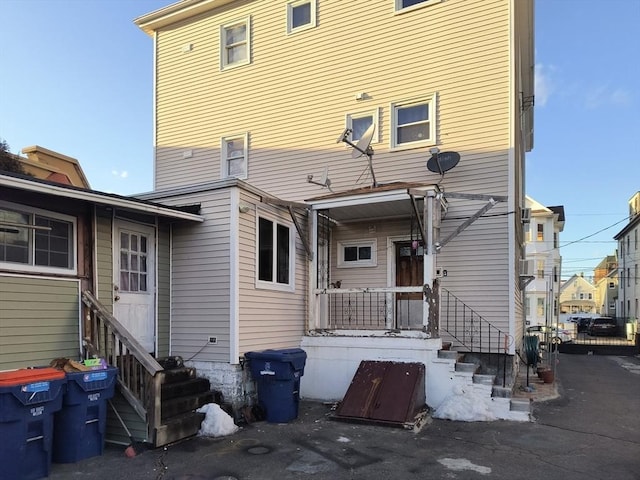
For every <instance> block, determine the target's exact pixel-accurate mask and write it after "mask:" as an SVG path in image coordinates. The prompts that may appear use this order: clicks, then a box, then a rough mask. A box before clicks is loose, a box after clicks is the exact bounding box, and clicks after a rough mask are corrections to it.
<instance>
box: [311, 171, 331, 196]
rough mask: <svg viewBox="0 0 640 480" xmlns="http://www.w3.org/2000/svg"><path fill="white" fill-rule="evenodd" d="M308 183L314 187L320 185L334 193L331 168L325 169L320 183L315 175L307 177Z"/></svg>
mask: <svg viewBox="0 0 640 480" xmlns="http://www.w3.org/2000/svg"><path fill="white" fill-rule="evenodd" d="M307 182H308V183H313V184H314V185H319V186H321V187H324V188H328V189H329V191H330V192H333V190H331V180H330V179H329V167H324V171H323V172H322V177H320V180H319V181H318V180H314V179H313V175H307Z"/></svg>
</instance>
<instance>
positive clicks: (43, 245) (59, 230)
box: [0, 202, 76, 274]
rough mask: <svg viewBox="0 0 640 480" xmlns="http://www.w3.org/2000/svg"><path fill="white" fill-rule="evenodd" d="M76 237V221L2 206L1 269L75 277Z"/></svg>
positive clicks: (42, 212)
mask: <svg viewBox="0 0 640 480" xmlns="http://www.w3.org/2000/svg"><path fill="white" fill-rule="evenodd" d="M75 235H76V221H75V219H74V218H73V217H70V216H67V215H61V214H58V213H53V212H48V211H45V210H40V209H34V208H28V207H22V206H17V205H12V204H9V203H5V202H1V203H0V267H1V268H4V269H8V270H21V271H33V272H40V273H64V274H74V273H75V272H76V258H75V248H74V245H75V244H76V239H75Z"/></svg>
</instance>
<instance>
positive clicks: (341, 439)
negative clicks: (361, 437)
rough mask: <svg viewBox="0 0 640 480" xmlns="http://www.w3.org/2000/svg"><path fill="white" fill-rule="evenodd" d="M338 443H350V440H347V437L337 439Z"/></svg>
mask: <svg viewBox="0 0 640 480" xmlns="http://www.w3.org/2000/svg"><path fill="white" fill-rule="evenodd" d="M338 442H340V443H349V442H351V440H349V439H348V438H347V437H338Z"/></svg>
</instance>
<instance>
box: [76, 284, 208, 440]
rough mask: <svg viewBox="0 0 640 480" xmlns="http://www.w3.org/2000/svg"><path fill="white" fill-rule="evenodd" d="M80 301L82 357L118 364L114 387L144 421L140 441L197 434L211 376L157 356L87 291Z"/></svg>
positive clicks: (178, 360) (172, 358)
mask: <svg viewBox="0 0 640 480" xmlns="http://www.w3.org/2000/svg"><path fill="white" fill-rule="evenodd" d="M82 301H83V303H84V305H85V306H86V310H87V312H86V313H87V314H86V316H85V318H86V322H85V325H84V328H83V333H84V339H85V340H84V345H85V350H86V355H87V356H98V357H100V358H104V359H105V360H106V361H107V362H108V363H109V364H110V365H112V366H116V367H118V369H119V372H118V390H119V392H120V393H121V394H122V396H123V397H124V399H125V400H126V402H127V403H128V404H129V405H130V406H131V407H132V409H133V411H134V412H135V413H136V414H137V417H138V418H139V419H140V421H141V422H143V423H144V429H143V430H144V431H145V432H146V438H144V439H141V440H143V441H145V442H147V443H149V444H151V446H153V447H161V446H163V445H167V444H169V443H173V442H177V441H179V440H182V439H184V438H187V437H190V436H193V435H195V434H196V433H197V432H198V430H199V429H200V424H201V423H202V420H203V419H204V414H202V413H198V412H196V410H197V409H198V408H200V407H202V406H203V405H206V404H207V403H212V402H213V401H214V392H212V391H211V385H210V383H209V380H207V379H205V378H198V377H197V376H196V369H195V368H188V367H184V366H183V365H182V361H181V359H179V358H176V357H170V358H167V359H159V360H156V359H155V358H154V357H153V356H152V355H150V354H149V353H148V352H146V351H145V349H144V348H143V347H142V346H141V345H140V344H139V343H138V341H137V340H136V339H135V338H134V337H133V336H132V335H131V333H130V332H129V331H128V330H127V329H126V328H125V327H124V326H123V325H122V324H121V323H120V322H118V320H117V319H116V318H115V317H113V315H111V314H110V313H109V312H108V311H107V310H106V308H105V307H104V306H103V305H102V304H101V303H100V302H99V301H98V300H97V299H96V298H95V297H94V296H93V294H92V293H91V292H89V291H84V292H82ZM128 428H129V429H131V427H130V426H129V427H128ZM136 440H138V439H136Z"/></svg>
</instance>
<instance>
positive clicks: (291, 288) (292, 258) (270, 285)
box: [255, 209, 296, 292]
mask: <svg viewBox="0 0 640 480" xmlns="http://www.w3.org/2000/svg"><path fill="white" fill-rule="evenodd" d="M261 218H264V219H265V220H269V221H270V222H273V223H274V226H276V225H278V224H280V225H282V226H284V227H287V228H288V229H289V283H287V284H284V283H278V282H276V281H275V280H273V281H271V282H267V281H265V280H260V279H259V278H258V274H259V268H258V267H259V261H260V219H261ZM255 229H256V230H255V231H256V233H255V244H256V245H255V247H256V255H255V261H256V264H255V265H256V268H255V275H256V288H257V289H264V290H278V291H281V292H295V290H296V285H295V278H296V276H295V272H296V237H295V226H294V225H293V222H291V221H286V220H283V219H282V218H280V217H278V216H277V215H274V214H271V213H269V212H267V211H265V210H263V209H259V210H258V212H257V215H256V223H255ZM273 231H274V235H275V233H276V231H277V229H276V228H274V229H273ZM275 245H276V241H275V238H274V246H275ZM273 266H274V269H275V268H276V267H277V264H276V259H275V248H274V262H273ZM275 277H276V272H275V271H274V278H275Z"/></svg>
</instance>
